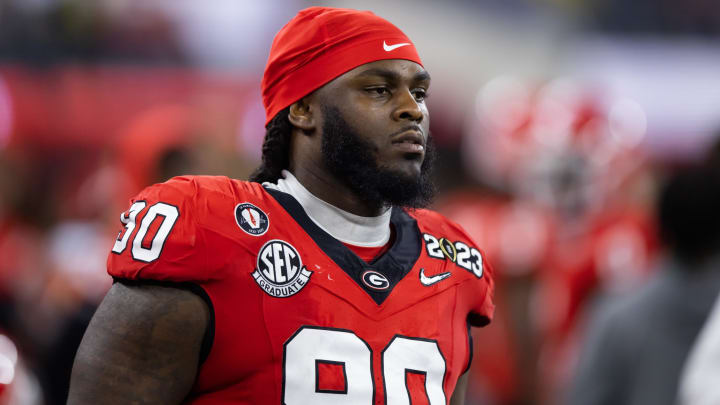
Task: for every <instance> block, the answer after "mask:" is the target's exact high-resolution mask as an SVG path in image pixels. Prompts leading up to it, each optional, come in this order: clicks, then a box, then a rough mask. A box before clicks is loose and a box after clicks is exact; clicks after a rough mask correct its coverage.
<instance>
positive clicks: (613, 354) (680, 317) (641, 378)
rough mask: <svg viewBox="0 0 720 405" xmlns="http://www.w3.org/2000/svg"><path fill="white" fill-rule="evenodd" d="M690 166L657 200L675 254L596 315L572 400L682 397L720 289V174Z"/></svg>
mask: <svg viewBox="0 0 720 405" xmlns="http://www.w3.org/2000/svg"><path fill="white" fill-rule="evenodd" d="M718 177H719V176H718V175H717V171H716V170H713V169H712V168H710V167H708V165H706V166H698V167H692V168H687V169H684V170H682V171H680V172H678V173H676V174H675V175H673V176H672V178H671V179H670V180H669V181H668V182H667V183H666V184H665V185H664V186H663V187H662V190H661V192H660V195H659V198H658V201H657V221H658V224H659V228H660V236H661V238H662V241H663V243H664V244H665V247H666V248H667V257H666V259H665V260H664V261H663V263H662V265H661V268H660V269H659V271H658V272H657V273H656V275H655V276H654V278H652V279H651V280H650V281H648V283H647V284H645V285H644V286H642V287H640V288H639V289H638V290H636V291H634V292H632V293H630V294H628V295H625V296H622V297H612V296H609V297H606V298H604V299H603V300H602V301H601V302H600V303H599V305H597V307H596V311H595V313H594V314H593V315H592V316H591V318H590V324H589V327H588V329H587V335H586V338H585V342H584V347H583V348H582V349H581V354H580V358H579V363H578V365H577V368H576V371H575V374H574V379H573V382H572V384H571V386H570V388H569V390H568V392H567V396H566V398H565V403H566V404H567V405H601V404H611V405H663V404H668V405H671V404H674V403H675V399H676V392H677V387H678V380H679V377H680V373H681V370H682V367H683V363H684V362H685V359H686V357H687V355H688V352H689V351H690V348H691V346H692V345H693V342H694V341H695V339H696V337H697V335H698V333H699V331H700V329H701V328H702V326H703V324H704V322H705V320H706V318H707V316H708V313H709V312H710V310H711V308H712V306H713V303H714V301H715V298H716V297H717V295H718V291H720V215H718V207H720V181H719V179H718Z"/></svg>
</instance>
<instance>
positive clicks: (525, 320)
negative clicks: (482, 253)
mask: <svg viewBox="0 0 720 405" xmlns="http://www.w3.org/2000/svg"><path fill="white" fill-rule="evenodd" d="M597 94H601V93H597ZM643 120H644V115H643V113H642V110H641V109H639V107H638V106H637V105H636V104H635V103H633V102H632V101H630V100H622V99H620V100H618V99H615V98H612V97H606V98H605V99H603V98H601V97H598V96H597V95H595V94H593V93H591V92H590V91H588V89H587V88H582V87H579V86H578V85H577V84H574V83H572V82H570V81H567V80H557V81H553V82H550V83H548V84H546V85H544V86H529V85H528V84H526V83H524V82H521V81H519V80H516V79H513V78H507V77H505V78H499V79H496V80H494V81H491V82H490V83H489V84H488V85H487V86H486V87H485V88H484V89H483V90H482V91H481V92H480V93H479V95H478V98H477V116H476V117H474V118H473V119H471V120H470V124H469V126H468V131H469V135H468V136H466V138H465V145H464V147H463V151H464V152H465V154H466V156H465V157H466V162H467V163H468V165H469V166H471V167H472V168H473V169H474V171H475V174H476V176H477V177H478V178H479V179H481V181H482V182H483V183H486V184H488V185H490V188H491V189H494V190H495V191H493V192H491V195H490V196H488V194H487V193H479V192H478V193H465V194H458V195H455V196H449V197H448V198H447V199H445V200H444V201H443V202H442V203H441V204H440V208H439V209H440V210H441V211H442V212H444V213H445V214H446V215H448V216H449V217H451V218H453V219H455V220H458V221H462V222H463V223H464V224H466V227H467V229H468V232H470V233H471V234H472V235H473V236H474V237H475V238H477V239H478V240H481V241H482V242H481V243H482V244H483V246H486V247H487V249H488V254H489V255H490V256H491V257H493V259H494V262H496V263H497V266H496V267H497V269H498V277H499V279H500V280H502V281H501V282H500V283H499V285H500V286H501V288H500V289H499V290H498V292H497V300H498V301H499V302H502V303H503V304H502V305H500V309H499V311H498V313H497V319H496V321H495V322H494V324H493V325H492V326H491V327H490V328H488V329H486V330H482V331H479V332H478V334H481V335H482V339H477V340H478V341H480V340H482V341H483V342H486V343H484V344H483V345H481V346H479V347H477V346H476V350H477V352H478V353H481V354H479V355H480V356H481V357H483V356H488V358H489V359H491V360H490V361H487V362H482V363H479V364H477V365H476V372H477V374H479V375H481V376H482V379H483V380H485V381H486V385H488V387H486V390H488V391H491V392H492V393H493V396H494V397H495V398H497V400H498V403H502V404H526V403H547V404H552V403H555V401H556V396H557V394H558V391H559V390H561V389H562V387H563V386H564V385H565V384H566V382H567V377H568V375H567V374H568V372H569V371H570V370H571V369H572V365H573V364H574V361H575V357H576V354H577V353H576V350H577V344H578V338H579V336H580V335H579V333H580V332H581V331H582V327H583V322H582V321H583V319H584V317H583V313H584V311H585V309H586V307H587V306H588V304H589V303H591V301H592V298H593V296H594V295H595V294H596V293H598V292H601V291H608V290H612V291H617V290H619V289H630V288H633V287H634V286H637V285H638V283H640V282H641V281H642V280H644V278H645V275H646V274H647V273H648V272H649V271H650V269H651V267H652V264H653V262H654V257H655V254H656V251H657V242H656V234H655V226H654V223H653V221H652V219H651V217H650V213H648V209H647V206H646V204H647V201H646V199H647V196H646V195H643V194H641V193H642V192H643V191H648V186H647V185H648V183H649V180H648V177H647V170H646V169H647V167H646V166H645V164H644V159H643V155H642V153H641V150H640V145H641V141H642V138H643V135H644V121H643ZM638 190H639V191H640V192H641V193H640V194H638ZM490 342H492V344H491V343H490ZM492 359H494V360H492ZM507 359H511V361H510V362H507V361H506V360H507ZM518 387H520V389H518Z"/></svg>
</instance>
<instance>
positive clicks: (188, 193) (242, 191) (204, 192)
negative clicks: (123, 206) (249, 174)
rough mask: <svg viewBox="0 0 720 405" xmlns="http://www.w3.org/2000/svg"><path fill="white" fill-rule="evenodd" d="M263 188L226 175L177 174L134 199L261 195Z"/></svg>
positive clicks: (190, 199) (150, 187) (148, 188)
mask: <svg viewBox="0 0 720 405" xmlns="http://www.w3.org/2000/svg"><path fill="white" fill-rule="evenodd" d="M263 190H264V189H263V187H262V185H260V184H259V183H254V182H249V181H242V180H237V179H231V178H229V177H227V176H200V175H194V176H178V177H173V178H171V179H169V180H168V181H166V182H163V183H156V184H153V185H151V186H149V187H147V188H145V189H144V190H142V191H141V192H140V193H139V194H138V196H137V197H136V200H137V199H142V198H147V197H155V198H158V199H163V198H164V199H172V200H183V201H192V200H197V199H201V198H205V199H212V198H217V197H226V196H232V197H233V198H237V197H243V196H247V197H252V196H261V195H262V194H263V193H264V191H263Z"/></svg>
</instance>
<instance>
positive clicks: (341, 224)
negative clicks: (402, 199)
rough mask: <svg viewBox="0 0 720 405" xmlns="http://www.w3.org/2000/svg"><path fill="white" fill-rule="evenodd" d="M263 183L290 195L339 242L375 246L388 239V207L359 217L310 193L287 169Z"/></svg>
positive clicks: (381, 244)
mask: <svg viewBox="0 0 720 405" xmlns="http://www.w3.org/2000/svg"><path fill="white" fill-rule="evenodd" d="M264 184H265V186H266V187H270V188H274V189H277V190H280V191H283V192H285V193H288V194H290V195H292V196H293V197H294V198H295V199H296V200H297V201H298V203H300V205H301V206H302V207H303V209H304V210H305V213H306V214H307V215H308V216H309V217H310V219H311V220H312V221H313V222H315V224H316V225H318V226H319V227H320V228H321V229H323V230H324V231H325V232H327V233H329V234H330V235H332V236H333V237H334V238H335V239H338V240H340V241H341V242H344V243H346V244H350V245H353V246H360V247H378V246H384V245H385V244H387V242H388V241H389V239H390V234H391V229H390V215H391V211H390V210H389V209H386V210H384V211H383V212H382V213H380V215H377V216H360V215H356V214H354V213H351V212H348V211H345V210H343V209H341V208H339V207H337V206H333V205H331V204H329V203H328V202H327V201H324V200H322V199H320V198H319V197H317V196H315V195H313V194H312V193H311V192H310V191H309V190H308V189H306V188H305V186H304V185H303V184H301V183H300V182H299V181H298V179H296V178H295V176H293V174H292V173H290V172H288V171H283V178H281V179H279V180H278V181H277V184H269V183H264Z"/></svg>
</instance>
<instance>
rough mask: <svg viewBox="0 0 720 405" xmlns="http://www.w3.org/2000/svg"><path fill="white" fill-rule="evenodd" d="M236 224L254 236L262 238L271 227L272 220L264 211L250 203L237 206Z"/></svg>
mask: <svg viewBox="0 0 720 405" xmlns="http://www.w3.org/2000/svg"><path fill="white" fill-rule="evenodd" d="M235 222H237V224H238V226H239V227H240V229H242V230H243V231H245V233H247V234H249V235H252V236H260V235H262V234H264V233H265V232H267V230H268V228H269V227H270V220H269V219H268V216H267V215H266V214H265V213H264V212H263V210H261V209H260V208H258V207H256V206H254V205H252V204H250V203H248V202H244V203H241V204H238V205H236V206H235Z"/></svg>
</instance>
